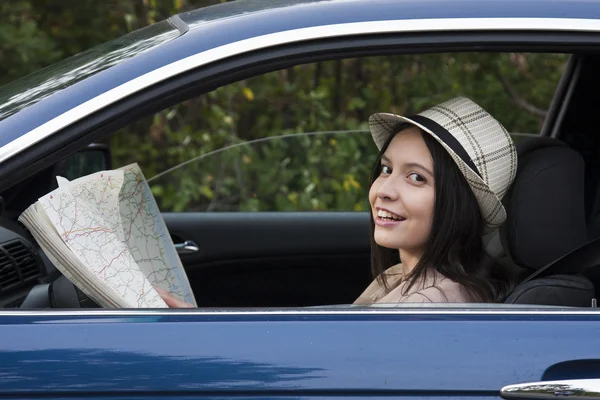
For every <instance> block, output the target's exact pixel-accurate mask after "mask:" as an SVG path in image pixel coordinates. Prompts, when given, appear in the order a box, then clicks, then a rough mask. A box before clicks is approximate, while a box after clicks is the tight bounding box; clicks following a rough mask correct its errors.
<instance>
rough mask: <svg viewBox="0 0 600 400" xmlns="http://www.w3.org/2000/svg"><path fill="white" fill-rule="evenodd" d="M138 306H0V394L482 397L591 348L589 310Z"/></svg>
mask: <svg viewBox="0 0 600 400" xmlns="http://www.w3.org/2000/svg"><path fill="white" fill-rule="evenodd" d="M148 318H149V317H148V316H139V317H137V316H127V315H123V316H101V315H98V316H93V315H90V316H88V317H81V316H79V317H77V316H68V315H64V316H43V312H42V313H40V314H39V316H33V315H32V316H15V317H10V316H6V315H5V316H3V317H2V318H0V331H1V332H2V341H1V342H0V377H2V378H1V379H0V395H1V396H19V397H28V396H35V395H36V394H42V393H43V394H44V396H60V395H65V396H68V395H73V394H77V395H82V393H85V395H86V396H90V395H95V396H103V397H108V396H111V397H112V396H113V395H115V396H118V395H124V394H126V393H137V394H144V395H147V396H154V395H157V396H158V395H161V396H166V395H177V396H183V395H185V396H189V395H201V394H205V395H213V396H217V395H227V394H230V395H233V394H238V395H246V396H252V395H261V396H265V397H266V396H267V395H269V394H273V395H282V394H284V393H285V394H286V395H290V396H294V395H314V396H326V395H345V396H360V395H362V396H372V395H405V396H433V395H435V396H449V397H450V396H461V397H462V396H475V397H487V396H497V395H498V391H499V389H500V388H501V387H503V386H504V385H507V384H512V383H517V382H522V381H537V380H541V379H542V378H543V376H544V372H545V371H546V369H547V368H548V367H550V366H552V365H555V364H557V363H561V362H563V361H567V360H574V359H575V360H577V359H581V360H584V359H587V358H594V357H595V358H600V348H599V347H600V346H599V344H598V341H594V340H591V338H596V337H599V335H600V324H598V320H599V319H600V314H596V315H594V314H587V315H586V314H581V315H570V316H565V315H551V314H547V315H527V314H525V315H509V314H507V315H503V314H501V313H499V314H495V315H490V314H481V313H479V314H478V313H477V312H473V313H471V314H469V315H452V314H447V315H444V314H443V313H440V314H439V315H435V314H433V315H427V314H419V313H414V314H396V315H393V314H388V315H381V314H368V313H363V314H353V313H348V314H344V315H315V314H312V315H311V314H306V313H305V314H298V315H276V314H272V315H244V314H237V315H228V314H220V315H219V314H216V315H208V316H203V315H198V314H197V313H189V314H185V313H183V314H179V315H173V316H169V315H168V313H166V314H165V313H163V314H161V315H156V316H155V317H150V319H148ZM42 332H43V334H42ZM572 372H573V371H572V369H571V370H564V371H558V373H555V374H554V376H553V378H560V377H562V378H570V377H572V376H570V375H569V374H571V373H572ZM594 372H595V373H596V374H597V373H598V372H599V371H594Z"/></svg>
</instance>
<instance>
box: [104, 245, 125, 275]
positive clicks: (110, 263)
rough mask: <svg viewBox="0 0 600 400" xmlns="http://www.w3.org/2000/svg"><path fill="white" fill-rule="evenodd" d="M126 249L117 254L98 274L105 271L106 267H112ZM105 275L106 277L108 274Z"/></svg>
mask: <svg viewBox="0 0 600 400" xmlns="http://www.w3.org/2000/svg"><path fill="white" fill-rule="evenodd" d="M125 251H126V249H124V250H123V251H122V252H121V253H120V254H119V255H118V256H116V257H115V258H113V259H112V260H110V262H109V263H108V264H106V265H105V266H104V267H103V268H102V269H101V270H100V271H98V274H101V273H103V272H105V271H106V268H108V267H110V266H111V265H112V263H113V262H114V261H115V260H116V259H117V258H119V257H121V256H122V255H123V253H125ZM104 277H105V278H106V275H104Z"/></svg>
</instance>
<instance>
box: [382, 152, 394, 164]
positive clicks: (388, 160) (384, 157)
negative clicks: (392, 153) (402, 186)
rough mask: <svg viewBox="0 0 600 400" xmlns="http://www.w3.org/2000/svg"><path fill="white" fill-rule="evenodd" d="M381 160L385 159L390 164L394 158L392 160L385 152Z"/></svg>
mask: <svg viewBox="0 0 600 400" xmlns="http://www.w3.org/2000/svg"><path fill="white" fill-rule="evenodd" d="M381 161H385V162H386V163H388V164H390V163H391V162H392V160H390V159H389V158H387V157H386V156H385V154H383V155H382V156H381Z"/></svg>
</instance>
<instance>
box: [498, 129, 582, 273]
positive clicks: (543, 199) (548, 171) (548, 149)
mask: <svg viewBox="0 0 600 400" xmlns="http://www.w3.org/2000/svg"><path fill="white" fill-rule="evenodd" d="M516 147H517V153H518V156H519V162H518V168H517V176H516V178H515V181H514V183H513V186H512V188H511V190H510V191H509V192H508V193H507V195H506V197H505V199H504V204H505V207H506V210H507V214H508V216H507V219H506V223H505V224H504V226H503V227H502V232H501V236H502V239H503V242H504V244H505V246H506V249H507V250H508V252H509V254H510V256H511V258H512V260H513V261H514V262H515V263H516V264H517V265H518V266H520V267H525V268H530V269H533V270H537V269H538V268H541V267H543V266H544V265H546V264H548V263H549V262H551V261H553V260H555V259H557V258H558V257H560V256H563V255H565V254H566V253H568V252H569V251H571V250H573V249H575V248H576V247H578V246H580V245H582V244H583V243H585V240H586V235H587V233H586V221H585V209H584V180H585V177H584V173H585V171H584V162H583V158H582V157H581V156H580V155H579V154H578V153H577V152H576V151H574V150H572V149H570V148H568V147H566V145H565V144H564V143H562V142H560V141H558V140H556V139H552V138H548V137H539V138H532V139H526V140H521V141H519V142H517V143H516Z"/></svg>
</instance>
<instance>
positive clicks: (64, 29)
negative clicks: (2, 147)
mask: <svg viewBox="0 0 600 400" xmlns="http://www.w3.org/2000/svg"><path fill="white" fill-rule="evenodd" d="M219 2H222V0H195V1H192V0H187V1H186V0H120V1H118V0H110V1H101V2H98V1H95V0H64V1H61V2H53V3H54V4H53V5H52V6H50V5H49V4H48V2H45V1H43V0H29V1H27V0H16V1H11V2H10V7H9V6H8V4H6V2H3V3H0V18H2V21H3V24H2V25H0V43H2V46H1V47H0V72H1V73H0V83H6V82H8V81H11V80H13V79H15V78H17V77H18V76H20V75H23V74H26V73H28V72H31V71H33V70H36V69H38V68H40V67H42V66H44V65H47V64H49V63H51V62H54V61H56V60H57V59H59V58H63V57H66V56H70V55H72V54H75V53H78V52H80V51H82V50H84V49H86V48H89V47H92V46H94V45H97V44H99V43H101V42H104V41H107V40H110V39H113V38H115V37H118V36H121V35H123V34H125V33H126V32H128V31H131V30H133V29H137V28H140V27H142V26H146V25H148V24H151V23H153V22H155V21H158V20H162V19H164V18H166V17H167V16H169V15H171V14H173V13H176V12H182V11H185V10H187V9H190V8H195V7H199V6H206V5H209V4H215V3H219ZM566 60H567V56H566V55H562V54H518V53H453V54H421V55H419V54H417V55H398V56H380V57H368V58H362V59H346V60H335V61H329V62H319V63H312V64H305V65H300V66H297V67H294V68H289V69H284V70H280V71H274V72H270V73H267V74H264V75H262V76H258V77H254V78H252V79H248V80H244V81H240V82H236V83H233V84H231V85H228V86H225V87H222V88H219V89H217V90H215V91H213V92H211V93H207V94H205V95H202V96H199V97H196V98H193V99H189V100H187V101H185V102H183V103H181V104H178V105H177V106H175V107H172V108H169V109H166V110H163V111H161V112H159V113H157V114H155V115H153V116H151V117H148V118H144V119H141V120H139V121H137V122H135V123H133V124H131V125H129V126H126V127H124V128H123V129H121V130H119V131H118V132H116V133H115V134H113V135H112V136H111V137H110V138H109V139H108V141H109V143H110V145H111V149H112V152H113V158H114V165H115V166H120V165H125V164H128V163H130V162H138V163H139V164H140V165H141V166H142V168H143V170H144V173H145V174H146V177H147V178H151V177H154V176H156V175H158V176H157V177H156V178H155V179H152V180H151V184H152V190H153V193H154V195H155V197H156V198H157V201H158V203H159V206H160V207H161V208H162V209H163V210H164V211H207V210H208V211H237V210H240V211H271V210H365V209H366V208H367V193H368V188H369V179H370V174H371V167H372V163H373V161H374V159H375V157H376V148H375V146H374V145H373V143H372V141H371V138H370V135H369V133H368V126H367V120H368V117H369V115H370V114H372V113H374V112H379V111H386V112H394V113H399V114H412V113H415V112H418V111H420V110H422V109H423V108H426V107H429V106H432V105H434V104H436V103H439V102H441V101H444V100H447V99H449V98H451V97H454V96H457V95H463V96H468V97H470V98H472V99H473V100H475V101H476V102H478V103H479V104H481V105H482V106H483V107H484V108H486V109H487V110H488V111H489V112H490V113H491V114H492V115H494V116H495V117H496V118H497V119H499V120H500V121H501V122H502V123H503V124H504V125H505V127H506V128H507V129H508V130H509V131H510V132H523V133H537V132H539V130H540V128H541V125H542V123H543V120H544V113H545V111H546V110H547V108H548V106H549V104H550V100H551V98H552V95H553V92H554V90H555V88H556V85H557V83H558V80H559V78H560V76H561V73H562V70H563V66H564V63H565V61H566ZM165 171H166V172H165Z"/></svg>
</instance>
